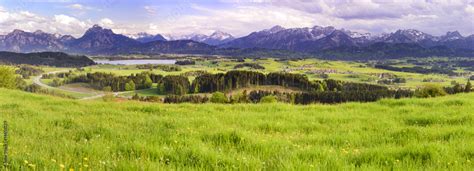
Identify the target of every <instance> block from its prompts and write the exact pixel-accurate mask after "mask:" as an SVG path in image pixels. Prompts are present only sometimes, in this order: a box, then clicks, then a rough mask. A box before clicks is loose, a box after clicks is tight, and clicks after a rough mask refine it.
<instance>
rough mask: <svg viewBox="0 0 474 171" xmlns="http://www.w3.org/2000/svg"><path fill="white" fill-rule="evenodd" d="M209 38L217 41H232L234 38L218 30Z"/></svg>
mask: <svg viewBox="0 0 474 171" xmlns="http://www.w3.org/2000/svg"><path fill="white" fill-rule="evenodd" d="M209 38H212V39H217V40H226V39H233V38H234V36H232V35H231V34H229V33H226V32H223V31H220V30H217V31H215V32H214V33H212V34H211V35H210V36H209Z"/></svg>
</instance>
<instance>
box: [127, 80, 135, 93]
mask: <svg viewBox="0 0 474 171" xmlns="http://www.w3.org/2000/svg"><path fill="white" fill-rule="evenodd" d="M133 90H135V83H134V82H133V81H132V80H130V81H128V83H126V84H125V91H133Z"/></svg>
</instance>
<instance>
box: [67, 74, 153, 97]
mask: <svg viewBox="0 0 474 171" xmlns="http://www.w3.org/2000/svg"><path fill="white" fill-rule="evenodd" d="M67 82H68V83H77V82H82V83H88V84H90V85H91V86H92V87H94V88H96V89H100V90H111V91H114V92H118V91H132V90H138V89H147V88H151V87H152V86H153V80H152V77H151V74H149V73H146V72H145V73H139V74H132V75H130V76H116V75H115V74H112V73H103V72H96V73H87V74H85V75H78V76H74V77H72V78H68V79H67Z"/></svg>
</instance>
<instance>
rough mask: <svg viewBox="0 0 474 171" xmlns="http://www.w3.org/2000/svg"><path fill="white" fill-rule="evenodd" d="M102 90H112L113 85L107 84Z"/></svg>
mask: <svg viewBox="0 0 474 171" xmlns="http://www.w3.org/2000/svg"><path fill="white" fill-rule="evenodd" d="M102 91H105V92H112V87H110V86H105V87H104V88H103V89H102Z"/></svg>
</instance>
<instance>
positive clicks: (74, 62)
mask: <svg viewBox="0 0 474 171" xmlns="http://www.w3.org/2000/svg"><path fill="white" fill-rule="evenodd" d="M0 63H6V64H28V65H47V66H55V67H84V66H89V65H94V64H95V62H94V61H92V60H91V59H89V58H88V57H86V56H73V55H68V54H66V53H62V52H38V53H14V52H0Z"/></svg>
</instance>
